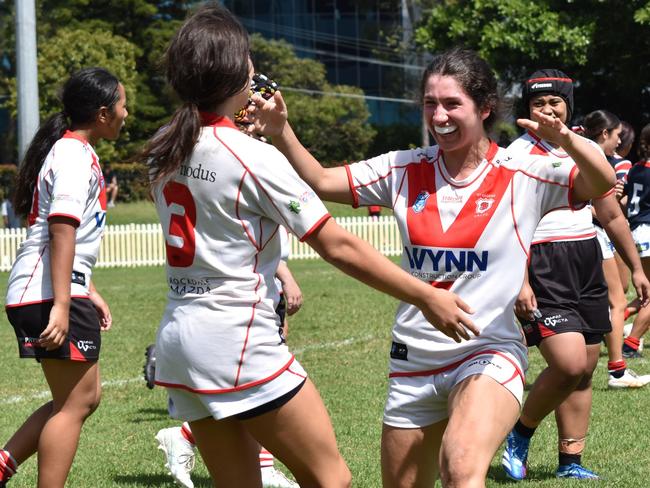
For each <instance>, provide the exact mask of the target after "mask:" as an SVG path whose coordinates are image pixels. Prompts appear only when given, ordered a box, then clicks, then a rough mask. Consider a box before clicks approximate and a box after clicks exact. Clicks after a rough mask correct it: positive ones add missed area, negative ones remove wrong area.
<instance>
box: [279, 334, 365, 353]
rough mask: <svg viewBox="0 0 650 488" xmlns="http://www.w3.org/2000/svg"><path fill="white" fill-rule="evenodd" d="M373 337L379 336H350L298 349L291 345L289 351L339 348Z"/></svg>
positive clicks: (298, 351) (302, 351) (300, 351)
mask: <svg viewBox="0 0 650 488" xmlns="http://www.w3.org/2000/svg"><path fill="white" fill-rule="evenodd" d="M373 339H378V337H377V336H374V335H367V336H363V337H350V338H349V339H343V340H342V341H334V342H322V343H320V344H310V345H308V346H305V347H298V348H296V349H292V348H291V347H289V351H291V352H292V353H293V354H302V353H304V352H309V351H317V350H319V349H330V348H333V349H337V348H339V347H344V346H349V345H350V344H357V343H358V342H366V341H370V340H373Z"/></svg>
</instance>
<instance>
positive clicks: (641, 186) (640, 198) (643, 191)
mask: <svg viewBox="0 0 650 488" xmlns="http://www.w3.org/2000/svg"><path fill="white" fill-rule="evenodd" d="M638 153H639V157H640V160H639V162H637V163H636V164H635V165H634V166H632V169H630V172H629V173H628V175H627V182H626V184H625V198H626V205H627V218H628V220H629V222H630V228H631V229H632V236H633V237H634V241H635V242H636V245H637V249H638V251H639V254H640V256H641V262H642V263H643V269H644V270H645V272H646V275H647V276H650V124H648V125H646V126H645V127H644V128H643V129H642V130H641V135H640V136H639V150H638ZM649 327H650V310H648V308H647V307H646V308H642V309H640V310H639V313H638V315H637V316H636V317H635V319H634V325H633V326H632V331H631V333H630V335H629V336H628V337H626V338H625V343H624V345H623V354H624V355H625V356H627V357H630V358H635V357H640V356H641V353H640V352H639V345H640V341H641V338H642V337H643V335H644V334H645V333H646V331H647V330H648V328H649Z"/></svg>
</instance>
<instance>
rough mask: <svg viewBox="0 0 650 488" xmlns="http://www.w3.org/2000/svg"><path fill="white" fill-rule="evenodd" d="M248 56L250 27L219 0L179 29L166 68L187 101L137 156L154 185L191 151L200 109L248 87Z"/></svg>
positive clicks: (202, 9)
mask: <svg viewBox="0 0 650 488" xmlns="http://www.w3.org/2000/svg"><path fill="white" fill-rule="evenodd" d="M248 58H249V43H248V34H247V32H246V30H245V29H244V28H243V27H242V25H241V24H240V23H239V21H238V20H237V19H236V18H235V17H234V16H233V15H232V14H231V13H230V12H229V11H228V10H227V9H225V8H224V7H222V6H220V5H218V4H217V3H210V4H208V5H205V6H203V7H201V8H200V9H199V10H197V12H196V13H195V14H194V15H192V16H191V17H190V18H189V19H188V20H187V21H186V22H185V23H184V24H183V25H182V26H181V28H180V29H179V30H178V32H176V34H175V35H174V38H173V39H172V41H171V43H170V44H169V47H168V48H167V51H166V53H165V70H166V75H167V81H168V82H169V84H170V85H171V87H172V88H173V89H174V91H175V92H176V94H177V95H178V97H179V98H180V99H181V100H182V102H183V105H182V106H181V107H180V108H179V109H178V110H176V112H175V113H174V115H173V116H172V118H171V120H170V122H169V123H168V124H167V125H165V126H164V127H163V128H162V129H161V130H159V131H158V133H157V134H156V135H155V136H154V137H153V138H151V139H150V140H149V142H148V143H147V146H146V147H145V149H144V150H143V151H142V153H141V154H140V155H139V156H138V157H137V159H138V160H139V161H141V162H143V163H145V164H147V165H149V166H150V168H151V170H152V180H153V181H152V183H153V184H155V183H158V182H159V181H161V180H162V179H164V178H165V177H166V176H168V175H170V174H172V173H173V172H174V171H176V170H177V169H178V167H179V166H180V165H181V163H183V162H184V161H185V160H186V159H187V158H188V157H189V156H190V154H191V153H192V150H193V149H194V145H195V144H196V142H197V141H198V138H199V135H200V132H201V118H200V114H199V111H210V110H215V109H216V108H217V107H218V106H219V105H220V104H222V103H223V102H225V101H226V100H228V99H229V98H230V97H232V96H233V95H236V94H237V93H239V92H241V91H242V90H244V89H246V88H247V87H248V83H249V64H248Z"/></svg>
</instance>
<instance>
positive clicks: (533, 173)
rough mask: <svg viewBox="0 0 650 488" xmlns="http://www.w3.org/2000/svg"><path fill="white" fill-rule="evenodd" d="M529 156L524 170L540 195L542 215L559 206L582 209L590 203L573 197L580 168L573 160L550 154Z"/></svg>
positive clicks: (529, 181)
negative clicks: (575, 180) (553, 156)
mask: <svg viewBox="0 0 650 488" xmlns="http://www.w3.org/2000/svg"><path fill="white" fill-rule="evenodd" d="M528 158H529V164H527V165H526V167H525V168H524V169H523V172H524V174H526V175H527V176H528V179H527V181H528V184H529V185H530V186H531V188H530V190H531V192H534V193H536V194H537V195H538V199H539V203H540V210H541V214H542V215H544V214H546V213H548V212H550V211H551V210H555V209H558V208H566V207H569V208H571V209H572V210H580V209H581V208H583V207H584V206H585V205H586V204H587V203H588V202H579V201H574V199H573V181H574V178H575V175H576V171H577V169H578V167H577V166H576V165H575V163H574V162H573V160H567V159H560V158H557V159H555V158H552V157H548V156H528Z"/></svg>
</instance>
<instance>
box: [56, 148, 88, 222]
mask: <svg viewBox="0 0 650 488" xmlns="http://www.w3.org/2000/svg"><path fill="white" fill-rule="evenodd" d="M91 167H92V155H91V154H90V153H89V152H88V151H87V150H86V148H85V147H84V146H83V144H82V143H80V142H78V141H75V140H62V141H59V142H58V143H57V146H56V147H55V149H54V154H53V160H52V166H51V178H52V188H51V195H52V200H51V201H52V203H51V205H50V212H49V214H48V219H50V218H52V217H69V218H72V219H74V220H76V221H78V222H81V219H82V217H83V213H84V210H85V208H86V201H87V200H88V191H89V188H90V180H91V171H92V169H91Z"/></svg>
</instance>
